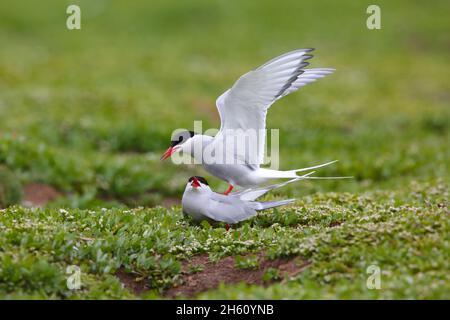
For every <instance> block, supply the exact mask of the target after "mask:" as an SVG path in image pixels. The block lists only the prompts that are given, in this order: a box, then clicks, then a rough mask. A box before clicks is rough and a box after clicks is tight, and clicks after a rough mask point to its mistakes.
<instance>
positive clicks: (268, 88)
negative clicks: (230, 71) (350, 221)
mask: <svg viewBox="0 0 450 320" xmlns="http://www.w3.org/2000/svg"><path fill="white" fill-rule="evenodd" d="M312 50H313V49H299V50H295V51H291V52H288V53H286V54H283V55H281V56H279V57H276V58H274V59H272V60H270V61H268V62H266V63H265V64H263V65H262V66H260V67H259V68H257V69H255V70H253V71H250V72H248V73H246V74H244V75H243V76H241V77H240V78H239V80H237V81H236V83H235V84H234V85H233V86H232V87H231V88H230V89H228V90H227V91H225V93H223V94H222V95H221V96H220V97H219V98H218V99H217V101H216V105H217V109H218V111H219V114H220V119H221V127H220V131H219V133H218V134H217V135H216V136H215V137H211V136H206V135H201V134H195V133H194V132H192V131H187V132H181V133H179V134H178V135H176V136H174V137H173V138H172V141H171V146H170V147H169V148H168V149H167V151H166V152H165V153H164V154H163V156H162V157H161V159H162V160H164V159H167V158H169V157H170V156H171V155H172V154H173V153H175V152H179V151H182V152H186V153H188V154H190V155H191V156H192V157H193V158H194V159H195V160H196V161H197V162H200V163H202V165H203V167H204V169H205V170H206V171H207V172H209V173H210V174H212V175H214V176H216V177H218V178H220V179H222V180H225V181H226V182H228V184H229V188H228V190H227V192H225V194H226V195H227V194H229V193H230V192H231V191H232V190H233V187H234V186H236V185H239V186H243V187H251V186H256V185H260V184H262V183H265V182H267V181H270V180H272V179H293V178H296V177H298V176H297V172H301V171H307V170H311V169H315V168H319V167H323V166H326V165H329V164H331V163H333V162H334V161H332V162H328V163H325V164H321V165H318V166H313V167H309V168H302V169H295V170H287V171H279V170H271V169H265V168H261V167H260V165H261V163H262V161H263V158H264V143H265V129H266V114H267V111H268V109H269V107H270V106H271V105H272V104H273V103H274V102H275V101H277V100H278V99H280V98H282V97H284V96H286V95H288V94H290V93H292V92H294V91H296V90H297V89H299V88H300V87H302V86H304V85H306V84H308V83H311V82H313V81H315V80H317V79H319V78H322V77H324V76H326V75H328V74H330V73H332V72H333V71H334V69H330V68H315V69H305V67H306V66H308V65H309V63H308V62H307V60H309V59H311V58H312V55H311V54H310V53H311V51H312ZM248 133H249V134H248ZM243 135H245V139H246V142H247V143H244V144H237V145H236V144H234V141H242V136H243ZM196 150H197V151H196ZM198 150H199V152H198ZM211 158H212V159H211ZM230 159H231V161H230ZM211 160H212V161H211Z"/></svg>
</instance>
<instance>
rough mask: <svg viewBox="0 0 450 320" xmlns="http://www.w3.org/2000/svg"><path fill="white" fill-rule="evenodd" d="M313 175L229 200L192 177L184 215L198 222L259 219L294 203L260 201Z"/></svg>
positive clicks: (262, 188) (199, 179) (236, 221)
mask: <svg viewBox="0 0 450 320" xmlns="http://www.w3.org/2000/svg"><path fill="white" fill-rule="evenodd" d="M312 173H313V172H310V173H308V174H306V175H303V176H299V177H297V178H294V179H291V180H289V181H287V182H284V183H279V184H274V185H271V186H267V187H259V188H249V189H244V190H242V191H239V192H234V193H232V194H230V195H228V196H226V195H223V194H220V193H216V192H214V191H212V190H211V188H210V187H209V185H208V182H207V181H206V179H205V178H203V177H198V176H195V177H191V178H189V181H188V183H187V185H186V189H185V190H184V194H183V199H182V200H181V203H182V206H183V214H186V215H189V216H191V217H192V218H193V219H194V220H195V221H202V220H207V221H209V222H225V223H228V224H234V223H238V222H240V221H243V220H246V219H249V218H251V217H253V216H254V215H256V213H257V211H260V210H264V209H269V208H275V207H279V206H283V205H286V204H289V203H292V202H294V201H295V200H294V199H288V200H278V201H266V202H258V201H256V199H257V198H259V197H261V196H263V195H264V194H266V193H267V192H269V191H270V190H273V189H276V188H280V187H282V186H285V185H286V184H288V183H291V182H294V181H299V180H304V179H309V178H310V177H309V175H311V174H312Z"/></svg>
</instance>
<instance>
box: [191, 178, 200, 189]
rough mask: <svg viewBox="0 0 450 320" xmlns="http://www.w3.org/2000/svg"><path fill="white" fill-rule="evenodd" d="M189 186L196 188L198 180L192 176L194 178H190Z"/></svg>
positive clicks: (198, 183)
mask: <svg viewBox="0 0 450 320" xmlns="http://www.w3.org/2000/svg"><path fill="white" fill-rule="evenodd" d="M191 186H192V187H193V188H198V187H200V182H198V180H197V178H194V180H192V182H191Z"/></svg>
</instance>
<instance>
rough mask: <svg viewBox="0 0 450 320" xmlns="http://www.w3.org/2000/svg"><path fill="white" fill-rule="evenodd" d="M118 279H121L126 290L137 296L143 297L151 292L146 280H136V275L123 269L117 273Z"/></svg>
mask: <svg viewBox="0 0 450 320" xmlns="http://www.w3.org/2000/svg"><path fill="white" fill-rule="evenodd" d="M116 277H117V278H119V280H120V282H121V283H122V284H123V285H124V287H125V288H127V289H128V290H130V291H131V292H133V293H134V294H135V295H141V294H143V293H145V292H146V291H148V290H149V288H148V287H147V285H146V281H145V279H139V278H136V277H135V276H134V275H132V274H130V273H127V272H126V271H125V269H123V268H121V269H119V270H118V271H117V272H116Z"/></svg>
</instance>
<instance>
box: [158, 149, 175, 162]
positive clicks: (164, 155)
mask: <svg viewBox="0 0 450 320" xmlns="http://www.w3.org/2000/svg"><path fill="white" fill-rule="evenodd" d="M174 152H175V150H174V148H173V147H169V149H167V150H166V152H164V154H163V155H162V156H161V160H166V159H167V158H169V157H170V156H171V155H172V153H174Z"/></svg>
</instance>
